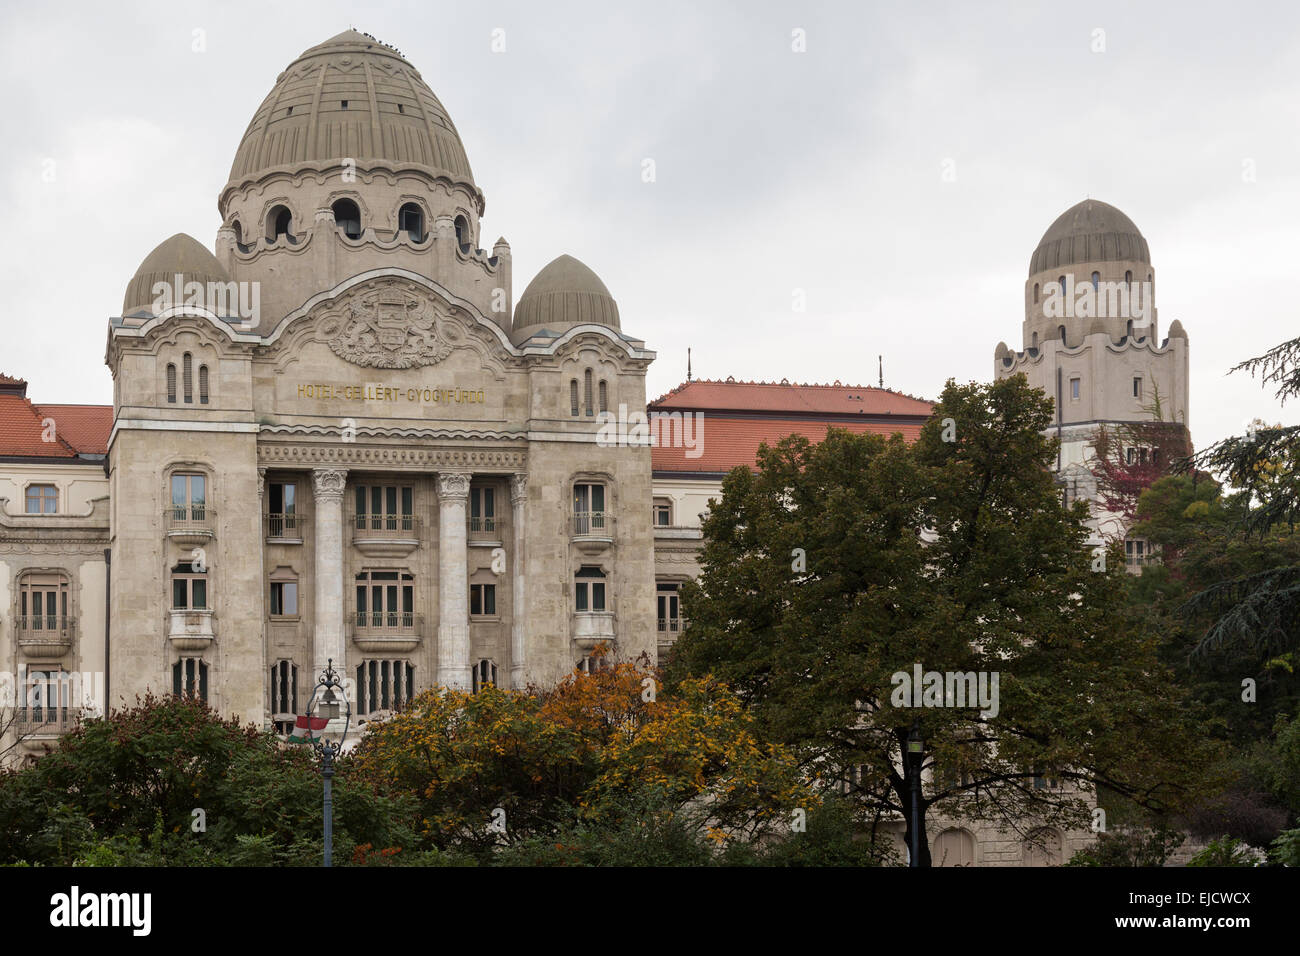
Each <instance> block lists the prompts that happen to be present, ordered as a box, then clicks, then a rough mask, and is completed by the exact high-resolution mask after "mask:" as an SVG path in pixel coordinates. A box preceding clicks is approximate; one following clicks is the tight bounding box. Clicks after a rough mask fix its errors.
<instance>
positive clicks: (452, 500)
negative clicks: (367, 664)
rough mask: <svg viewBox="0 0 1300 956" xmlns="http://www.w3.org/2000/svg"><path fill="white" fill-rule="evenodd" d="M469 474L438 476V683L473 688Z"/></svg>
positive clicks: (456, 687) (456, 688)
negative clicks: (467, 514) (467, 520)
mask: <svg viewBox="0 0 1300 956" xmlns="http://www.w3.org/2000/svg"><path fill="white" fill-rule="evenodd" d="M468 500H469V475H464V474H440V475H439V476H438V683H439V684H441V685H442V686H444V687H446V688H448V689H449V690H469V689H470V687H471V686H472V685H471V683H470V671H471V665H470V660H469V654H470V646H469V557H468V555H467V553H466V548H467V546H468V544H467V540H466V538H467V531H466V527H465V523H466V515H465V511H466V509H465V505H466V502H467V501H468Z"/></svg>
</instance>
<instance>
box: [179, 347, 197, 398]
mask: <svg viewBox="0 0 1300 956" xmlns="http://www.w3.org/2000/svg"><path fill="white" fill-rule="evenodd" d="M181 380H182V382H183V384H184V386H185V404H186V405H193V404H194V356H192V355H190V353H189V352H186V353H185V354H184V355H183V356H182V357H181Z"/></svg>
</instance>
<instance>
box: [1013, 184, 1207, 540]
mask: <svg viewBox="0 0 1300 956" xmlns="http://www.w3.org/2000/svg"><path fill="white" fill-rule="evenodd" d="M1024 315H1025V318H1024V323H1023V325H1022V329H1021V336H1022V342H1021V348H1020V350H1018V351H1013V350H1011V349H1010V348H1008V347H1007V345H1006V343H1005V342H999V343H998V346H997V349H996V350H995V352H994V359H993V365H994V374H995V375H996V377H998V378H1006V377H1008V376H1010V375H1015V374H1024V375H1025V376H1027V377H1028V379H1029V381H1030V384H1032V385H1036V386H1038V387H1039V388H1041V389H1043V391H1044V392H1046V393H1047V394H1048V395H1049V396H1051V397H1052V398H1053V399H1054V400H1055V403H1056V420H1055V422H1054V424H1053V426H1052V433H1053V434H1056V435H1059V437H1060V439H1061V455H1060V460H1059V462H1058V472H1059V474H1060V478H1061V480H1062V482H1063V483H1064V484H1065V485H1066V486H1067V488H1068V489H1071V492H1072V495H1075V496H1078V497H1087V498H1094V497H1095V495H1096V484H1095V481H1094V479H1093V477H1092V471H1091V467H1090V465H1089V462H1090V461H1092V460H1093V459H1094V458H1095V448H1094V444H1093V442H1094V439H1095V437H1096V434H1097V430H1098V428H1099V427H1101V426H1105V425H1127V424H1133V423H1139V422H1149V421H1153V420H1154V419H1156V418H1157V417H1158V418H1159V419H1160V420H1163V421H1165V422H1176V423H1180V424H1181V425H1182V426H1183V428H1184V429H1185V428H1186V427H1187V407H1188V374H1187V369H1188V354H1187V333H1186V332H1185V331H1183V327H1182V324H1181V323H1180V322H1178V321H1174V322H1173V323H1172V324H1171V325H1170V326H1169V331H1168V334H1167V335H1166V336H1165V338H1163V339H1161V338H1160V335H1159V329H1160V324H1159V318H1158V314H1157V310H1156V305H1155V269H1154V268H1153V267H1152V264H1151V250H1150V248H1149V246H1148V245H1147V241H1146V239H1145V237H1143V235H1142V233H1141V231H1140V230H1139V229H1138V227H1137V226H1136V225H1135V224H1134V223H1133V220H1131V219H1130V218H1129V217H1128V216H1126V215H1125V214H1124V213H1123V212H1121V211H1120V210H1118V209H1116V208H1115V207H1114V206H1111V205H1108V204H1106V203H1104V202H1099V201H1098V200H1095V199H1085V200H1084V201H1083V202H1081V203H1079V204H1077V205H1075V206H1072V207H1070V208H1069V209H1067V210H1066V211H1065V212H1063V213H1062V214H1061V215H1060V216H1059V217H1057V219H1056V221H1055V222H1053V223H1052V224H1051V226H1049V227H1048V229H1047V232H1045V233H1044V234H1043V238H1042V239H1041V240H1039V243H1038V246H1037V248H1036V249H1035V250H1034V253H1033V255H1032V256H1031V257H1030V260H1029V278H1028V279H1027V280H1026V281H1025V312H1024ZM1094 513H1096V509H1094ZM1097 526H1098V529H1099V530H1100V531H1102V532H1103V533H1107V534H1111V533H1115V532H1116V531H1119V530H1122V529H1120V528H1118V527H1117V526H1116V524H1115V522H1114V520H1113V516H1107V515H1098V516H1097Z"/></svg>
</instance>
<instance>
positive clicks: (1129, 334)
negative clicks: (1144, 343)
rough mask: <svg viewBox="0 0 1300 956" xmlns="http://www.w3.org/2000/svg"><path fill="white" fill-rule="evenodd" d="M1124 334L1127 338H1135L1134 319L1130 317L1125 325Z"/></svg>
mask: <svg viewBox="0 0 1300 956" xmlns="http://www.w3.org/2000/svg"><path fill="white" fill-rule="evenodd" d="M1124 336H1125V338H1128V339H1130V340H1131V339H1132V338H1133V320H1132V319H1129V320H1128V322H1127V323H1126V324H1125V326H1124Z"/></svg>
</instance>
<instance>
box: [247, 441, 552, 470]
mask: <svg viewBox="0 0 1300 956" xmlns="http://www.w3.org/2000/svg"><path fill="white" fill-rule="evenodd" d="M257 462H258V464H259V465H266V466H270V467H277V466H278V467H287V466H292V467H304V468H305V467H323V466H327V465H340V466H345V467H350V468H357V469H362V468H385V469H389V468H397V469H408V470H412V471H416V470H419V471H451V470H458V471H475V470H479V471H486V470H491V471H525V470H527V465H528V453H527V452H525V451H523V450H522V449H521V450H512V449H504V448H502V449H472V448H386V447H385V448H377V447H375V446H373V445H311V444H306V445H279V444H261V445H259V446H258V448H257Z"/></svg>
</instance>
